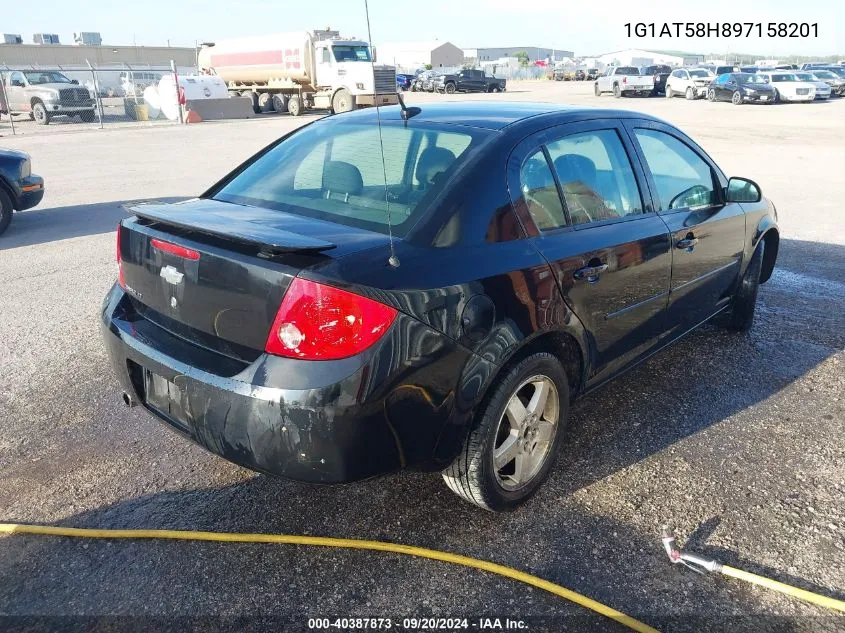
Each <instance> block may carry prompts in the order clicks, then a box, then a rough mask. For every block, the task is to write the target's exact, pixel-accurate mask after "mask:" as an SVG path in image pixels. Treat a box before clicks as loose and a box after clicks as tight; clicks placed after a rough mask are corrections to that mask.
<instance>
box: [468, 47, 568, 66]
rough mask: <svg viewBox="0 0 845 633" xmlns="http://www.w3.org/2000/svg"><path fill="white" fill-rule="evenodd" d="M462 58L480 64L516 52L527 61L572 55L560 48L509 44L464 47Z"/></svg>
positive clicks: (558, 58) (550, 59) (555, 58)
mask: <svg viewBox="0 0 845 633" xmlns="http://www.w3.org/2000/svg"><path fill="white" fill-rule="evenodd" d="M463 52H464V58H465V59H466V60H467V61H468V62H471V63H477V64H481V63H482V62H489V61H493V60H497V59H501V58H502V57H516V56H517V53H525V54H526V55H527V56H528V61H529V62H536V61H551V62H555V61H560V60H561V59H563V58H564V57H574V56H575V53H573V52H572V51H565V50H563V49H560V48H543V47H542V46H510V47H507V48H465V49H464V51H463Z"/></svg>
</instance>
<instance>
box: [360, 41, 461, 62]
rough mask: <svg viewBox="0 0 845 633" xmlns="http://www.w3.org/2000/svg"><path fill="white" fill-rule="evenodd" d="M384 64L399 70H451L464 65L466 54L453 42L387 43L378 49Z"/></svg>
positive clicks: (378, 56) (380, 60)
mask: <svg viewBox="0 0 845 633" xmlns="http://www.w3.org/2000/svg"><path fill="white" fill-rule="evenodd" d="M376 58H377V59H378V61H379V62H381V63H382V64H390V65H392V66H396V67H397V68H424V67H426V66H427V65H428V64H431V67H432V68H451V67H455V66H460V65H461V64H463V63H464V52H463V50H461V49H460V48H458V47H457V46H455V45H454V44H452V43H451V42H440V41H438V40H433V41H430V42H385V43H383V44H379V45H378V46H377V47H376Z"/></svg>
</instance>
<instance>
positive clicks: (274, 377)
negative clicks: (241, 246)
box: [101, 287, 466, 483]
mask: <svg viewBox="0 0 845 633" xmlns="http://www.w3.org/2000/svg"><path fill="white" fill-rule="evenodd" d="M127 302H128V298H127V297H126V295H125V293H124V292H123V291H122V290H121V289H120V288H118V287H115V288H113V289H112V291H111V292H110V293H109V294H108V295H107V297H106V300H105V302H104V305H103V311H102V314H101V320H102V323H101V325H102V334H103V338H104V341H105V345H106V349H107V351H108V355H109V357H110V359H111V363H112V365H113V368H114V371H115V373H116V374H117V377H118V380H119V381H120V384H121V387H122V388H123V390H125V391H126V392H128V393H129V394H131V395H132V397H133V399H134V400H135V401H136V402H138V403H139V404H140V405H141V406H143V407H144V408H145V409H146V410H147V411H148V412H149V413H151V414H152V415H154V416H155V417H157V418H158V419H160V420H161V421H163V422H165V423H166V424H167V425H168V426H170V427H171V428H173V429H175V430H177V431H178V432H179V433H181V434H182V435H184V436H186V437H188V438H189V439H191V440H193V441H194V442H196V443H198V444H200V445H201V446H203V447H204V448H206V449H207V450H209V451H211V452H212V453H215V454H217V455H219V456H221V457H223V458H225V459H227V460H229V461H231V462H234V463H236V464H239V465H241V466H245V467H247V468H250V469H252V470H256V471H260V472H264V473H268V474H271V475H278V476H282V477H286V478H289V479H294V480H298V481H304V482H312V483H344V482H351V481H357V480H361V479H365V478H368V477H373V476H376V475H380V474H385V473H389V472H392V471H395V470H399V469H400V468H403V467H406V466H414V467H417V468H424V469H430V468H442V467H443V465H444V464H442V463H439V460H438V459H437V458H435V452H436V449H438V448H439V447H438V442H439V441H442V437H441V436H442V434H443V429H444V426H446V424H447V422H448V421H449V419H450V414H451V407H450V406H445V405H444V404H443V403H444V402H446V401H447V396H446V394H443V395H442V396H441V395H438V393H437V390H436V389H433V388H432V386H431V385H430V384H428V383H427V382H426V380H424V379H423V380H414V375H413V370H410V373H409V367H408V366H407V365H410V363H409V362H408V361H407V360H406V361H405V362H403V361H402V360H401V358H400V354H398V353H397V349H396V347H397V343H398V342H399V341H403V342H404V344H405V345H407V344H408V339H407V337H408V334H409V332H411V331H413V329H414V328H418V327H424V326H421V325H419V324H418V323H417V322H416V321H413V320H411V319H410V317H403V316H401V315H400V317H398V318H397V321H396V322H395V323H394V326H393V330H394V331H393V332H391V333H388V335H387V336H385V339H383V340H382V341H380V342H379V344H377V345H376V346H375V347H374V348H373V351H372V353H370V352H371V350H368V351H367V352H365V353H364V354H361V355H359V356H357V357H353V358H349V359H344V360H342V361H333V362H309V361H300V360H293V359H285V358H277V357H273V356H268V355H261V356H260V357H259V358H258V359H257V360H256V361H255V362H253V363H250V364H248V366H246V367H245V368H244V369H243V370H242V371H236V372H235V373H234V374H232V375H220V373H226V372H219V373H218V372H214V371H211V370H210V369H209V363H208V362H205V361H206V360H207V359H204V358H203V355H205V356H206V357H208V356H211V355H214V353H213V352H209V351H207V350H204V349H201V348H197V347H195V346H193V345H192V344H190V343H188V342H186V341H184V340H182V339H179V338H177V337H175V336H173V335H171V334H169V333H167V332H165V331H163V330H156V329H155V328H156V326H154V325H151V324H150V323H149V322H146V321H144V322H141V321H137V320H134V318H133V317H132V316H131V315H130V314H129V311H128V310H127V309H126V305H127ZM403 318H404V319H407V320H408V321H405V322H401V321H402V319H403ZM409 321H410V322H409ZM397 329H398V330H402V331H401V333H400V332H398V331H397ZM153 330H155V331H153ZM394 333H395V334H396V335H395V336H391V334H394ZM153 335H154V336H153ZM426 336H427V338H428V339H431V338H432V337H431V330H428V329H427V334H426ZM439 346H440V348H441V351H446V352H447V357H446V358H444V357H442V356H441V358H440V359H439V360H444V361H446V362H445V363H444V364H445V365H448V366H452V367H454V366H455V362H456V361H458V362H460V358H459V356H460V354H461V352H460V349H459V348H458V349H455V348H453V349H451V350H444V345H443V343H442V342H441V343H440V345H439ZM379 348H380V349H379ZM463 360H464V361H465V360H466V359H465V358H464V359H463ZM415 362H416V363H417V365H418V367H417V369H419V370H420V371H422V372H424V373H426V374H429V373H431V374H433V375H434V376H435V377H436V378H437V382H438V383H440V384H441V385H442V384H448V379H446V380H444V379H443V376H442V375H438V373H437V371H436V367H437V366H438V358H437V354H435V355H434V356H433V357H432V358H431V360H430V362H429V365H430V366H428V367H425V366H424V364H420V360H419V359H416V361H415ZM245 365H246V364H245ZM391 365H392V366H391ZM431 365H433V366H434V367H432V366H431ZM229 373H231V372H229ZM403 373H404V376H403V377H402V381H401V383H398V382H397V384H396V385H394V384H392V381H395V380H397V376H398V375H401V374H403ZM145 374H147V375H155V376H158V377H160V378H161V379H163V380H164V381H167V382H168V383H170V386H168V387H167V389H169V390H170V392H171V393H172V396H171V397H172V402H173V404H172V407H171V408H170V409H169V410H168V411H165V410H163V409H164V408H165V407H162V406H160V405H157V406H151V405H150V404H149V401H150V400H152V399H153V398H152V397H150V394H147V393H146V389H147V383H148V380H146V379H145ZM155 380H157V381H158V382H159V383H161V382H162V381H161V380H159V379H155ZM159 386H160V385H159ZM151 391H152V390H151ZM159 393H160V391H159ZM420 394H422V396H420ZM159 402H160V400H159ZM438 403H439V404H438ZM450 452H451V451H450Z"/></svg>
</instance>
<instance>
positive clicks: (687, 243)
mask: <svg viewBox="0 0 845 633" xmlns="http://www.w3.org/2000/svg"><path fill="white" fill-rule="evenodd" d="M696 244H698V238H697V237H692V236H689V237H685V238H684V239H682V240H678V241H677V243H676V244H675V248H680V249H682V250H685V251H692V249H693V248H695V245H696Z"/></svg>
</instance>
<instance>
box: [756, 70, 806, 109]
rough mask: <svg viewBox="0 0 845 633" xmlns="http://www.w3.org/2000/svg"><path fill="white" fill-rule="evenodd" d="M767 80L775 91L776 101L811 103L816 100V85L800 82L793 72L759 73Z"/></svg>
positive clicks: (773, 71)
mask: <svg viewBox="0 0 845 633" xmlns="http://www.w3.org/2000/svg"><path fill="white" fill-rule="evenodd" d="M757 74H758V75H760V76H761V77H763V78H765V79H766V81H768V82H769V83H770V84H772V86H773V87H774V89H775V101H776V102H780V101H798V102H801V101H803V102H809V101H813V100H815V98H816V86H815V83H808V82H805V81H799V80H798V77H796V76H795V75H794V74H793V73H791V72H789V73H788V72H786V71H782V70H771V71H762V70H761V71H760V72H758V73H757Z"/></svg>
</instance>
